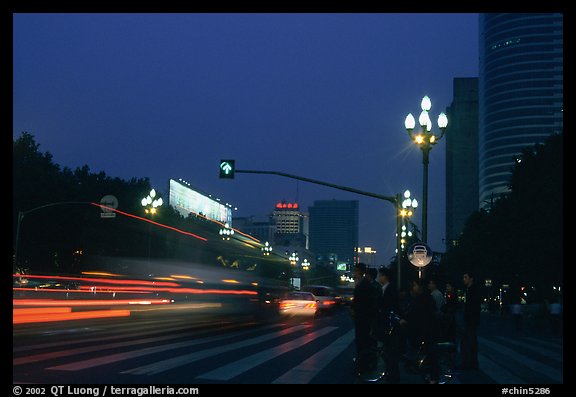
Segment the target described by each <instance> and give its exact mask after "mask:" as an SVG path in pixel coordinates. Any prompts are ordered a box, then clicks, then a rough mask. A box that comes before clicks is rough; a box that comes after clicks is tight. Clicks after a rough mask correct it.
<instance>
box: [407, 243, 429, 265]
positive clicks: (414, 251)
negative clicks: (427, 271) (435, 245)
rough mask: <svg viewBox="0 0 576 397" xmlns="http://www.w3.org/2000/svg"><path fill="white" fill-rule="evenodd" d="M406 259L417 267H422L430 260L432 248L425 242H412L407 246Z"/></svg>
mask: <svg viewBox="0 0 576 397" xmlns="http://www.w3.org/2000/svg"><path fill="white" fill-rule="evenodd" d="M408 260H410V263H411V264H413V265H414V266H417V267H424V266H426V265H428V264H429V263H430V262H431V261H432V249H431V248H430V247H429V246H428V245H427V244H425V243H414V244H412V245H411V246H410V248H408Z"/></svg>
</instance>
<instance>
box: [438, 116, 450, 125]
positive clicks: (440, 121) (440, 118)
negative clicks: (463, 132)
mask: <svg viewBox="0 0 576 397" xmlns="http://www.w3.org/2000/svg"><path fill="white" fill-rule="evenodd" d="M447 126H448V117H446V115H445V114H444V113H440V115H439V116H438V127H440V128H446V127H447Z"/></svg>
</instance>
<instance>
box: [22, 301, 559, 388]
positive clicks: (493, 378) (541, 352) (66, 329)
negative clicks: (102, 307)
mask: <svg viewBox="0 0 576 397" xmlns="http://www.w3.org/2000/svg"><path fill="white" fill-rule="evenodd" d="M208 325H209V323H208V322H206V323H204V322H202V321H201V319H196V320H195V321H194V322H191V321H190V319H182V318H162V319H161V321H160V320H159V319H158V318H154V317H142V318H130V319H129V320H128V321H126V320H120V319H116V320H115V319H102V320H90V321H76V322H67V324H58V325H55V324H53V325H47V326H34V327H20V328H15V333H14V337H13V341H14V345H13V346H14V347H13V381H14V382H15V383H29V382H30V383H55V384H63V383H65V384H66V383H105V384H114V383H125V384H137V383H143V384H202V383H235V384H239V383H247V384H253V383H273V384H274V383H275V384H287V383H321V384H351V383H361V381H360V380H359V379H357V378H356V377H355V376H354V375H353V374H352V371H351V362H352V357H353V356H354V344H353V341H354V331H353V323H352V320H351V318H350V316H349V315H348V313H347V312H346V311H341V312H338V313H335V314H334V315H327V316H322V317H320V318H318V319H316V320H314V321H302V320H292V321H279V322H275V323H268V324H255V323H250V322H239V321H233V320H232V319H231V321H228V322H220V323H218V324H216V325H214V324H211V325H210V326H208ZM481 331H482V332H481V337H480V352H481V354H480V366H481V370H480V371H472V372H463V373H460V374H457V375H456V376H455V378H454V379H453V382H452V383H455V384H457V383H507V384H508V383H532V384H538V383H562V340H561V339H560V338H559V337H556V336H553V335H547V336H546V335H532V334H529V333H523V334H520V335H517V334H514V333H513V332H514V331H511V330H510V329H509V328H507V327H506V319H501V318H496V319H495V318H492V317H490V318H488V317H486V316H485V320H484V325H483V327H482V330H481ZM401 383H423V379H422V378H421V376H419V375H413V374H408V373H406V372H403V373H402V380H401Z"/></svg>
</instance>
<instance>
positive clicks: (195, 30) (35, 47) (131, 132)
mask: <svg viewBox="0 0 576 397" xmlns="http://www.w3.org/2000/svg"><path fill="white" fill-rule="evenodd" d="M477 75H478V15H477V14H15V15H14V108H13V122H14V127H13V137H14V138H16V137H18V136H19V135H20V133H21V132H22V131H28V132H30V133H32V134H33V135H34V136H35V137H36V140H37V142H38V143H40V145H41V146H40V149H41V150H42V151H50V152H51V153H52V154H53V155H54V161H55V162H56V163H58V164H61V165H63V166H69V167H71V168H75V167H77V166H82V165H84V164H88V165H89V167H90V169H91V171H92V172H99V171H105V172H106V173H107V174H108V175H110V176H113V177H116V176H118V177H121V178H131V177H149V178H150V180H151V182H152V184H153V186H154V187H155V188H157V190H160V191H162V192H166V193H167V188H168V179H169V178H175V179H178V178H183V179H185V180H186V181H188V182H190V183H191V184H192V185H193V186H196V187H198V188H199V189H201V190H203V191H205V192H207V193H211V194H213V195H216V196H218V197H221V198H222V200H224V201H225V202H229V203H231V204H233V205H235V206H237V207H238V211H235V213H234V216H249V215H255V216H257V217H264V215H265V214H267V213H269V212H271V211H272V209H273V207H274V205H275V203H276V202H278V201H281V200H282V199H286V200H287V201H295V200H297V201H298V202H299V203H300V205H301V207H303V208H306V209H307V208H308V206H311V205H312V204H313V201H314V200H326V199H333V198H334V199H342V200H356V199H357V200H359V201H360V244H361V245H362V246H364V245H369V246H373V247H375V248H376V249H377V250H378V256H377V261H378V264H383V263H388V261H389V258H390V257H391V256H392V255H394V249H395V242H394V233H395V220H394V210H393V207H392V205H391V204H389V203H388V202H385V201H378V200H376V199H373V198H369V197H363V196H358V195H355V194H353V193H348V192H343V191H338V190H334V189H330V188H327V187H322V186H316V185H311V184H308V183H305V182H296V181H295V180H291V179H286V178H282V177H278V176H267V175H249V174H239V175H237V176H236V179H234V180H221V179H219V178H218V164H219V160H220V159H224V158H230V159H236V165H237V168H238V169H255V170H273V171H281V172H286V173H291V174H295V175H300V176H305V177H309V178H313V179H318V180H323V181H326V182H331V183H336V184H341V185H346V186H350V187H354V188H357V189H361V190H366V191H371V192H375V193H379V194H384V195H394V194H395V193H398V192H403V191H404V190H405V189H410V190H411V191H412V195H413V196H414V197H415V198H416V199H418V200H419V201H420V202H421V199H422V153H421V152H420V150H419V149H418V148H417V147H416V146H415V145H414V144H412V143H411V141H410V140H409V138H408V135H407V133H406V130H405V129H404V118H405V116H406V114H407V113H408V112H412V113H413V114H414V115H415V116H416V118H417V117H418V114H419V113H420V100H421V98H422V97H423V96H424V95H429V96H430V98H431V99H432V109H431V118H432V120H433V122H434V131H438V130H437V125H436V119H437V116H438V114H439V113H440V112H442V111H445V109H446V106H449V105H450V103H451V101H452V87H453V84H452V82H453V78H455V77H475V76H477ZM445 145H446V142H445V141H444V140H443V141H441V142H440V143H439V144H437V145H436V146H435V148H434V149H433V150H432V152H431V155H430V170H429V172H430V174H429V175H430V179H429V209H428V211H429V216H428V243H429V245H430V246H431V247H432V248H433V249H434V250H436V251H444V250H445V246H444V243H443V238H444V237H445V212H446V210H445ZM111 193H112V192H111ZM165 197H167V195H165ZM95 199H99V197H98V198H95ZM415 221H416V223H417V224H418V225H419V226H420V224H421V212H420V211H418V212H417V213H416V215H415Z"/></svg>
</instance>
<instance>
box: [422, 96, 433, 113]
mask: <svg viewBox="0 0 576 397" xmlns="http://www.w3.org/2000/svg"><path fill="white" fill-rule="evenodd" d="M420 107H421V108H422V110H425V111H429V110H430V108H431V107H432V101H431V100H430V98H429V97H428V95H426V96H424V98H422V102H420Z"/></svg>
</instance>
